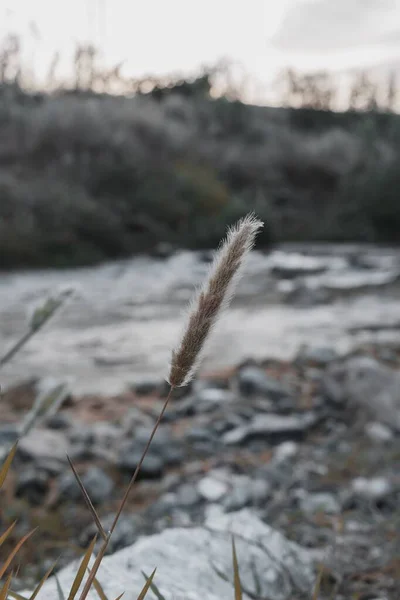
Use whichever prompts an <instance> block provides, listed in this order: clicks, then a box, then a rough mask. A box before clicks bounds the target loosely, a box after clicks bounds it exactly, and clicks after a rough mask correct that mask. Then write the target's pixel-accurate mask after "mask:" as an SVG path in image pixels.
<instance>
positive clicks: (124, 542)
mask: <svg viewBox="0 0 400 600" xmlns="http://www.w3.org/2000/svg"><path fill="white" fill-rule="evenodd" d="M113 520H114V515H108V516H107V517H105V518H104V519H101V523H102V525H103V529H104V531H109V530H110V528H111V525H112V522H113ZM96 534H98V530H97V527H96V524H95V523H91V524H90V525H89V527H87V528H86V529H85V530H84V531H83V532H82V535H81V536H80V538H79V542H80V544H81V545H82V546H84V547H87V545H88V544H89V542H91V541H92V539H93V537H94V536H95V535H96ZM139 534H140V519H139V518H138V517H137V516H135V515H121V517H120V519H119V521H118V523H117V526H116V527H115V530H114V533H113V535H112V537H111V540H110V545H109V546H108V548H107V554H114V552H117V551H118V550H121V549H122V548H126V547H127V546H131V545H132V544H133V543H134V542H136V540H137V539H138V537H139ZM100 544H101V541H99V542H98V546H99V545H100ZM127 589H128V588H127ZM56 597H58V596H56Z"/></svg>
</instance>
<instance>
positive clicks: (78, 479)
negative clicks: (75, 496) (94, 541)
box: [67, 456, 107, 540]
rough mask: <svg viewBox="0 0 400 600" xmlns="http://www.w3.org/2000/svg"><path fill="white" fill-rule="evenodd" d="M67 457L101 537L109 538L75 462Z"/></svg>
mask: <svg viewBox="0 0 400 600" xmlns="http://www.w3.org/2000/svg"><path fill="white" fill-rule="evenodd" d="M67 459H68V462H69V466H70V467H71V469H72V472H73V474H74V476H75V479H76V481H77V482H78V485H79V487H80V489H81V492H82V495H83V497H84V499H85V502H86V505H87V507H88V509H89V511H90V513H91V515H92V517H93V520H94V522H95V523H96V527H97V529H98V531H99V533H100V535H101V537H102V538H103V540H107V534H106V532H105V531H104V529H103V526H102V524H101V522H100V519H99V515H98V514H97V512H96V509H95V508H94V506H93V502H92V501H91V499H90V497H89V494H88V493H87V491H86V489H85V486H84V485H83V483H82V480H81V478H80V477H79V475H78V473H77V471H76V469H75V467H74V464H73V462H72V460H71V459H70V457H69V456H67Z"/></svg>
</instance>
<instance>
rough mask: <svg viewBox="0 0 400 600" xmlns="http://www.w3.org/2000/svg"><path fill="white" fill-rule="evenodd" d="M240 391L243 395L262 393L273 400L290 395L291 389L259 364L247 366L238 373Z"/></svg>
mask: <svg viewBox="0 0 400 600" xmlns="http://www.w3.org/2000/svg"><path fill="white" fill-rule="evenodd" d="M237 381H238V387H239V391H240V393H241V394H243V396H252V395H256V394H262V395H265V396H267V397H268V398H271V400H280V399H281V398H285V397H286V396H288V395H290V392H289V390H288V389H287V388H286V387H285V386H284V385H282V384H281V383H280V382H279V381H278V380H276V379H273V378H272V377H270V376H269V375H267V373H266V372H265V371H264V370H263V369H261V368H260V367H257V366H247V367H242V368H241V369H239V371H238V373H237Z"/></svg>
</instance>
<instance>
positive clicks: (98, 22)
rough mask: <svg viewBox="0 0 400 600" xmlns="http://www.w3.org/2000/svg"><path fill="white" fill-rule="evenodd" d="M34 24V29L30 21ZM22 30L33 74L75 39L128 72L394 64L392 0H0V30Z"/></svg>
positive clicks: (396, 22) (396, 18)
mask: <svg viewBox="0 0 400 600" xmlns="http://www.w3.org/2000/svg"><path fill="white" fill-rule="evenodd" d="M32 23H35V26H36V27H37V31H35V28H32ZM9 31H14V32H18V33H20V34H22V36H23V39H24V54H25V57H26V59H27V60H29V61H30V63H31V64H32V66H33V67H34V69H35V72H36V73H37V74H40V75H42V74H44V73H46V71H47V69H48V66H49V64H50V62H51V59H52V57H53V56H54V53H55V52H56V51H60V53H61V57H62V60H63V61H64V63H61V66H60V68H61V69H66V65H67V64H70V63H71V55H72V51H73V48H74V47H75V45H76V43H77V42H78V41H82V40H87V39H90V40H92V41H94V42H95V43H97V44H98V45H99V46H101V49H102V52H103V54H104V57H105V62H106V63H107V64H108V65H110V66H111V65H113V64H116V63H118V62H120V61H122V60H125V66H124V72H125V73H127V74H129V75H132V76H142V75H144V74H155V75H160V74H167V73H169V72H177V71H178V72H188V71H193V70H195V69H196V68H198V67H199V66H200V65H201V64H204V63H206V64H212V63H215V62H216V61H217V60H218V59H220V58H222V57H227V58H229V59H232V60H234V61H237V62H239V63H240V64H242V65H243V67H244V69H245V70H246V71H247V72H248V73H249V74H250V76H252V77H254V78H255V79H257V80H258V81H260V82H262V83H267V82H268V81H270V80H271V79H272V78H273V77H275V75H276V74H277V72H278V70H279V69H280V68H281V67H282V66H287V65H292V66H294V67H297V68H305V69H318V68H333V69H341V68H347V67H352V66H354V67H363V66H365V65H370V64H374V63H380V62H382V63H387V62H388V61H389V62H391V61H396V62H398V64H399V65H400V0H201V1H199V0H65V1H63V2H60V1H57V0H0V36H1V35H4V33H6V32H9Z"/></svg>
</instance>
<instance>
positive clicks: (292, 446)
mask: <svg viewBox="0 0 400 600" xmlns="http://www.w3.org/2000/svg"><path fill="white" fill-rule="evenodd" d="M298 451H299V447H298V445H297V444H296V443H295V442H283V443H282V444H279V446H277V447H276V448H275V450H274V462H275V463H276V464H279V463H281V462H286V461H287V460H290V459H291V458H293V457H294V456H296V454H297V452H298Z"/></svg>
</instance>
